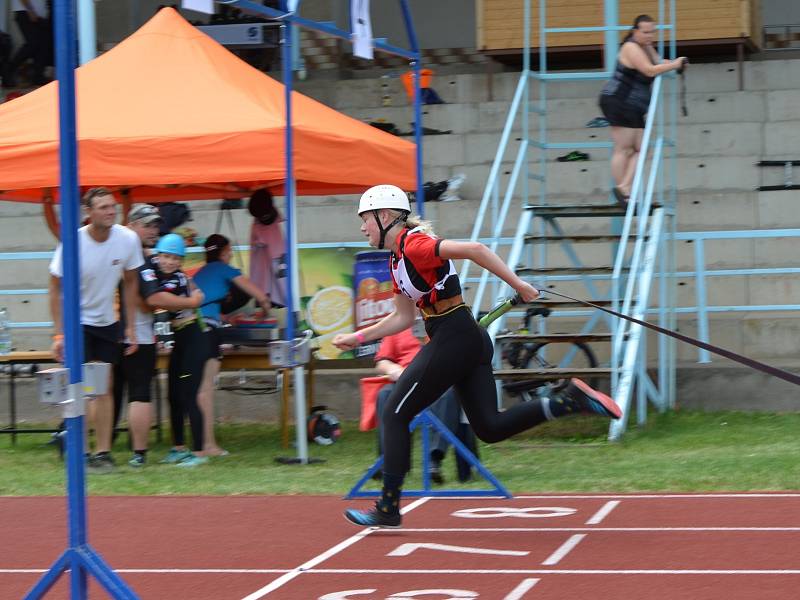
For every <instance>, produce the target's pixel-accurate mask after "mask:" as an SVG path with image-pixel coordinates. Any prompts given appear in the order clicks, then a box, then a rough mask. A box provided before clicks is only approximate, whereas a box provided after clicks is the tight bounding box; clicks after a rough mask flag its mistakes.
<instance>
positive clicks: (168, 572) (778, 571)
mask: <svg viewBox="0 0 800 600" xmlns="http://www.w3.org/2000/svg"><path fill="white" fill-rule="evenodd" d="M48 570H49V569H0V575H40V574H42V573H47V572H48ZM114 572H116V573H127V574H165V575H175V574H178V575H180V574H181V573H187V574H200V575H202V574H203V573H210V574H222V575H226V574H229V575H236V574H247V573H253V574H256V575H259V574H271V573H287V572H288V570H287V569H208V570H204V569H114ZM303 573H309V574H317V575H333V574H336V575H348V574H359V573H370V574H376V575H403V574H409V575H417V574H419V575H448V574H450V575H470V574H475V575H547V574H555V575H800V569H619V570H614V569H308V570H306V571H303Z"/></svg>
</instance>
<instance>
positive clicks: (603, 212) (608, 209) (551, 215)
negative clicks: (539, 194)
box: [525, 204, 655, 219]
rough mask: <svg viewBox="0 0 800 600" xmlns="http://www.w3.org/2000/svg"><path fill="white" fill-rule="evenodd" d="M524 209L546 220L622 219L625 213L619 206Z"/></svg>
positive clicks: (551, 206) (594, 205)
mask: <svg viewBox="0 0 800 600" xmlns="http://www.w3.org/2000/svg"><path fill="white" fill-rule="evenodd" d="M525 208H526V209H527V210H532V211H534V214H535V215H536V216H537V217H543V218H548V219H555V218H569V217H624V216H625V212H626V209H625V208H624V207H622V206H620V205H619V204H570V205H549V204H540V205H535V204H532V205H528V206H526V207H525ZM654 208H655V207H654Z"/></svg>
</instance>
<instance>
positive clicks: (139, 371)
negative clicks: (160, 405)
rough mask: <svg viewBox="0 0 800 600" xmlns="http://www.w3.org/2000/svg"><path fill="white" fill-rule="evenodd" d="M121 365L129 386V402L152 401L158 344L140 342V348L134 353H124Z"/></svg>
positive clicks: (125, 380) (126, 383)
mask: <svg viewBox="0 0 800 600" xmlns="http://www.w3.org/2000/svg"><path fill="white" fill-rule="evenodd" d="M121 366H122V376H123V378H124V382H125V385H127V386H128V402H150V398H151V393H152V388H153V385H152V383H153V375H154V374H155V372H156V345H155V344H139V349H138V350H136V352H134V353H133V354H130V355H128V356H125V355H124V354H123V356H122V365H121Z"/></svg>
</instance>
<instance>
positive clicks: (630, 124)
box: [600, 15, 687, 204]
mask: <svg viewBox="0 0 800 600" xmlns="http://www.w3.org/2000/svg"><path fill="white" fill-rule="evenodd" d="M655 31H656V24H655V23H654V21H653V18H652V17H650V16H648V15H639V16H638V17H636V20H635V21H634V22H633V27H631V30H630V32H629V33H628V35H627V37H626V38H625V39H624V40H623V42H622V46H620V49H619V54H618V55H617V66H616V69H615V70H614V74H613V75H612V77H611V79H610V80H609V81H608V83H606V85H605V86H604V87H603V91H602V92H601V93H600V110H602V112H603V116H604V117H605V118H606V119H607V120H608V123H609V125H610V126H611V139H612V141H613V142H614V150H613V154H612V155H611V175H612V177H613V178H614V183H615V187H614V190H613V191H614V196H615V197H616V199H617V202H619V203H620V204H626V203H627V199H628V196H630V194H631V185H633V176H634V174H635V172H636V161H637V160H638V158H639V149H640V146H641V144H642V135H643V133H644V125H645V118H646V117H647V110H648V108H649V106H650V86H651V85H652V83H653V79H655V77H656V76H658V75H661V74H662V73H666V72H667V71H674V70H677V69H681V68H682V67H683V66H684V65H685V64H686V62H687V61H686V57H683V56H682V57H680V58H676V59H675V60H667V61H664V60H662V58H661V57H660V56H659V55H658V52H656V50H655V48H653V40H654V39H655Z"/></svg>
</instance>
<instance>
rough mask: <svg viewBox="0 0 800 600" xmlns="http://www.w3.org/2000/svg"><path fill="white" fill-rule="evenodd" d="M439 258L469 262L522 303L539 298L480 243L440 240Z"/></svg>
mask: <svg viewBox="0 0 800 600" xmlns="http://www.w3.org/2000/svg"><path fill="white" fill-rule="evenodd" d="M439 256H440V257H442V258H445V259H450V260H471V261H472V262H474V263H475V264H476V265H479V266H481V267H483V268H484V269H486V270H487V271H491V272H492V273H494V274H495V275H497V276H498V277H499V278H500V279H502V280H503V281H505V282H506V283H507V284H508V285H510V286H511V287H512V288H513V289H514V290H516V291H517V293H518V294H519V295H520V296H521V297H522V300H523V302H532V301H533V300H536V298H538V297H539V290H537V289H536V288H535V287H533V286H532V285H531V284H529V283H528V282H526V281H523V280H522V279H520V277H519V276H518V275H517V274H516V273H514V271H512V270H511V269H510V268H508V265H506V263H504V262H503V259H502V258H500V257H499V256H497V254H495V253H494V252H492V251H491V250H489V248H487V247H486V246H484V245H483V244H481V243H480V242H456V241H453V240H442V242H441V243H440V244H439Z"/></svg>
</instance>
